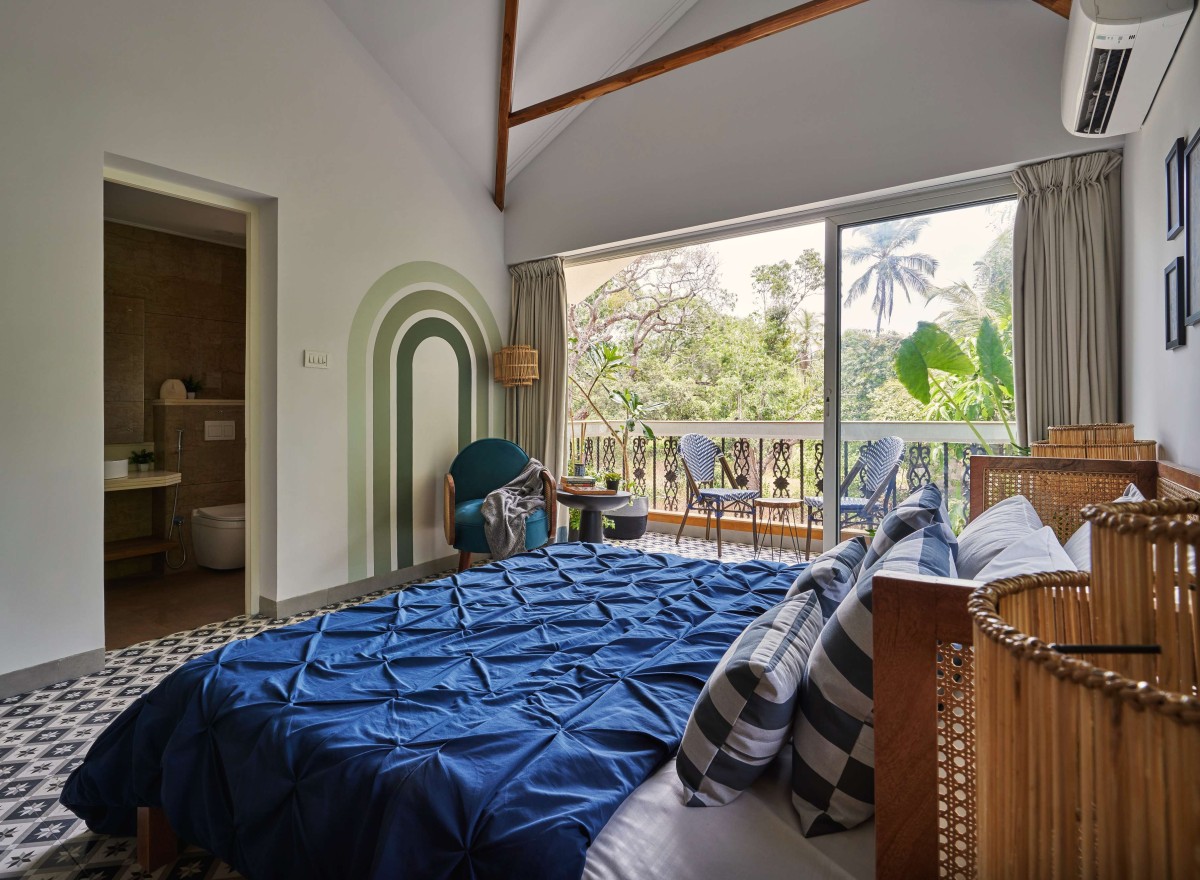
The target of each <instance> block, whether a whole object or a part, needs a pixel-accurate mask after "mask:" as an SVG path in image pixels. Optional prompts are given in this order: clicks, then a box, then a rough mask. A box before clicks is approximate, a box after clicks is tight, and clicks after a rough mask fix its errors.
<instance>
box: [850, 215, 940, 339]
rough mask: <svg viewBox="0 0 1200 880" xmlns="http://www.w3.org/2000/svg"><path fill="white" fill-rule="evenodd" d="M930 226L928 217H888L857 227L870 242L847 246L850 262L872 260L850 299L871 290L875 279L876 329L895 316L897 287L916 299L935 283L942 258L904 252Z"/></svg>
mask: <svg viewBox="0 0 1200 880" xmlns="http://www.w3.org/2000/svg"><path fill="white" fill-rule="evenodd" d="M928 225H929V218H928V217H920V218H918V217H905V218H903V219H901V220H885V221H884V222H882V223H872V224H871V225H870V226H862V227H859V228H858V229H857V230H855V232H856V234H857V235H861V236H862V237H863V238H865V239H866V244H865V245H863V246H859V247H848V248H846V251H845V255H846V259H847V260H849V261H850V265H852V266H857V265H859V264H860V263H867V262H869V263H870V265H868V266H867V271H866V272H864V273H863V274H862V276H861V277H860V278H859V279H858V280H857V281H855V282H854V283H853V284H851V285H850V290H849V292H848V293H847V294H846V302H847V303H852V302H854V300H856V299H858V298H859V297H860V296H862V295H863V294H864V293H866V292H867V290H868V289H870V288H871V282H872V280H874V282H875V284H874V289H875V297H874V299H872V300H871V307H872V308H873V309H874V310H875V332H876V333H877V334H878V333H879V332H880V331H881V330H882V329H883V322H884V319H885V318H886V319H887V320H888V321H890V320H891V319H892V307H893V306H894V305H895V303H896V288H897V287H899V288H900V289H901V290H903V291H904V298H905V299H906V300H907V301H908V302H912V295H913V294H914V293H919V294H921V295H922V296H924V295H926V294H927V293H928V292H929V290H930V288H931V287H932V286H933V273H934V272H936V271H937V267H938V261H937V260H935V259H934V258H933V257H931V256H930V255H929V254H912V253H904V251H906V250H907V249H908V248H911V247H912V246H913V245H915V244H916V243H917V239H918V238H920V236H921V231H922V230H924V229H925V227H926V226H928Z"/></svg>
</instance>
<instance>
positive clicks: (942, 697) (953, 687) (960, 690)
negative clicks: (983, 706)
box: [936, 641, 976, 880]
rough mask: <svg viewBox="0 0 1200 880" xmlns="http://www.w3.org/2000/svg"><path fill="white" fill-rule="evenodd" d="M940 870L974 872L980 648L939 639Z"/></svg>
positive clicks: (965, 877) (963, 879) (966, 877)
mask: <svg viewBox="0 0 1200 880" xmlns="http://www.w3.org/2000/svg"><path fill="white" fill-rule="evenodd" d="M936 656H937V682H938V723H937V726H938V876H939V877H943V878H947V880H972V878H974V877H975V856H976V839H975V671H974V670H975V654H974V649H973V648H972V647H971V646H970V645H966V646H964V645H955V644H950V643H947V642H941V641H939V642H938V648H937V655H936Z"/></svg>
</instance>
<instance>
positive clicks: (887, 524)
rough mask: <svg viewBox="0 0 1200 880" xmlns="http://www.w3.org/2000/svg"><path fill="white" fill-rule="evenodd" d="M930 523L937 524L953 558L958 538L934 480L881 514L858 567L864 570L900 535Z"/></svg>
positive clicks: (901, 537) (885, 551) (897, 539)
mask: <svg viewBox="0 0 1200 880" xmlns="http://www.w3.org/2000/svg"><path fill="white" fill-rule="evenodd" d="M931 525H938V526H940V527H941V530H942V536H943V537H944V538H945V539H946V543H947V544H949V545H950V552H951V553H953V554H954V557H955V558H956V559H957V558H958V538H956V537H954V531H953V530H952V529H951V528H950V517H949V515H948V514H947V513H946V502H945V499H943V498H942V490H941V489H940V488H938V486H937V485H936V484H934V483H928V484H926V485H924V486H922V487H921V488H920V489H918V490H917V491H916V492H913V493H912V494H911V495H909V496H908V497H907V498H905V499H904V500H903V501H902V502H900V503H899V504H897V505H896V506H895V507H893V508H892V510H891V511H890V512H889V513H888V515H887V516H885V517H884V518H883V522H881V523H880V524H879V528H878V529H877V530H876V532H875V537H873V538H872V539H871V546H870V547H868V548H867V555H866V556H865V557H864V558H863V561H862V567H861V568H860V569H859V571H866V570H867V569H868V568H870V567H871V566H873V565H874V564H875V563H877V562H878V561H879V560H880V559H882V558H883V557H884V555H885V554H886V553H887V552H888V551H889V550H890V549H892V547H894V546H895V545H896V544H897V543H898V542H899V541H901V540H902V539H904V538H907V537H908V536H909V535H911V534H913V533H914V532H919V531H920V530H921V529H923V528H925V527H926V526H931Z"/></svg>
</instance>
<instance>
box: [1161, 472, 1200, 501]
mask: <svg viewBox="0 0 1200 880" xmlns="http://www.w3.org/2000/svg"><path fill="white" fill-rule="evenodd" d="M1158 499H1159V500H1160V501H1187V500H1200V492H1197V491H1196V490H1195V489H1189V488H1188V487H1187V486H1183V485H1181V484H1179V483H1176V482H1175V481H1174V480H1168V479H1167V478H1166V477H1159V478H1158Z"/></svg>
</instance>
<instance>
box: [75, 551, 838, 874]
mask: <svg viewBox="0 0 1200 880" xmlns="http://www.w3.org/2000/svg"><path fill="white" fill-rule="evenodd" d="M796 574H797V569H796V568H795V567H787V566H782V565H779V564H775V563H770V562H765V561H761V562H751V563H743V564H740V565H733V564H723V563H719V562H713V561H706V560H696V559H685V558H682V557H676V556H671V555H666V554H644V553H640V552H637V551H632V550H626V549H619V548H614V547H611V546H604V545H590V544H565V545H557V546H552V547H549V548H546V549H543V550H540V551H536V552H533V553H529V554H523V555H521V556H518V557H515V558H513V559H511V560H508V561H506V562H503V563H494V564H491V565H487V566H482V567H479V568H475V569H472V570H470V571H469V572H466V573H463V574H461V575H458V576H456V577H454V578H450V579H447V580H442V581H437V582H434V583H430V584H423V585H417V586H413V587H410V588H408V589H406V590H403V591H400V592H398V593H395V594H392V595H390V596H387V597H385V598H382V599H379V600H377V601H374V602H370V603H367V604H364V605H360V606H356V607H354V608H350V609H347V610H344V611H341V612H337V613H334V614H328V615H324V616H320V617H315V618H313V619H311V620H309V621H305V622H304V623H301V624H296V625H293V626H289V627H286V628H282V629H278V630H273V631H270V632H268V633H264V634H262V635H260V636H257V637H255V638H253V639H249V640H246V641H240V642H233V643H231V644H229V645H226V646H225V647H223V648H221V649H219V650H217V651H215V652H213V653H211V654H208V655H206V656H204V657H200V658H197V659H195V660H192V661H190V662H189V663H187V664H185V665H184V666H182V667H181V668H180V669H178V670H177V671H176V672H174V673H172V674H171V675H170V676H169V677H168V678H167V679H166V680H164V681H163V683H162V684H160V685H159V686H158V687H156V688H155V689H153V690H152V691H150V692H149V693H147V694H146V695H144V696H143V697H142V698H140V699H139V700H138V701H137V702H136V703H134V704H133V705H131V706H130V707H129V708H128V709H127V710H126V711H125V712H124V713H123V714H122V715H121V716H120V717H119V718H118V719H117V720H116V721H115V722H114V723H113V724H112V725H111V726H110V727H109V728H108V729H107V730H106V731H105V732H104V733H103V734H102V735H101V737H100V738H99V739H98V740H97V741H96V743H95V745H94V746H93V747H92V749H91V750H90V751H89V753H88V755H87V757H86V759H85V761H84V762H83V764H82V765H81V766H80V767H79V768H78V769H77V770H76V771H75V773H73V774H72V776H71V777H70V779H69V780H68V782H67V784H66V787H65V789H64V792H63V796H62V800H63V802H64V803H65V804H66V805H67V806H69V807H70V808H71V809H72V810H73V811H75V812H76V813H77V814H78V815H79V816H81V817H82V818H84V819H85V820H86V821H87V823H88V825H89V827H90V828H92V829H93V830H95V831H98V832H102V833H107V834H119V835H131V834H133V833H134V832H135V830H137V831H139V832H140V833H141V834H140V836H141V837H143V838H147V837H149V836H150V835H148V834H147V832H150V831H156V832H157V833H158V835H159V839H160V841H161V839H162V838H161V835H162V833H163V832H165V831H168V826H169V829H170V830H173V831H174V833H176V834H178V836H179V837H180V838H182V839H183V840H186V841H189V842H191V843H195V844H198V845H200V846H202V847H204V848H205V849H208V850H209V851H211V852H213V853H215V854H216V855H218V856H220V857H221V858H222V859H224V860H226V861H227V862H228V863H229V864H231V865H232V866H233V867H235V868H236V869H237V870H239V871H240V872H242V873H243V874H245V875H246V876H248V877H253V878H255V880H260V878H262V880H265V878H284V877H286V878H305V877H314V878H315V877H322V878H332V877H354V878H364V880H365V878H383V877H396V876H419V877H468V876H469V877H476V878H488V877H517V876H522V877H546V878H557V877H562V878H571V880H575V878H579V877H580V876H581V875H583V874H584V870H585V862H586V861H587V859H588V851H589V846H590V845H591V844H592V843H593V842H594V841H596V839H597V837H598V836H599V835H600V834H601V831H602V829H604V828H605V825H606V824H608V823H609V821H610V819H611V818H612V817H613V816H614V813H617V812H618V808H621V807H622V804H623V802H626V801H627V799H629V798H630V795H631V793H633V792H634V791H635V789H639V786H642V785H643V783H645V784H646V786H645V787H644V788H643V789H641V790H639V797H638V798H636V799H633V800H632V801H631V803H630V804H627V805H626V807H625V810H626V813H625V816H626V819H627V818H628V812H629V810H632V809H635V808H636V807H637V806H639V805H640V806H647V805H649V806H647V808H648V809H651V810H652V811H653V810H658V811H659V812H660V813H661V812H662V811H667V812H670V811H671V809H672V808H669V807H667V806H666V804H667V799H668V797H667V796H668V795H670V796H672V797H674V804H673V808H674V810H675V811H677V812H678V813H680V814H683V813H701V812H706V811H704V810H687V809H686V808H684V807H682V805H681V804H680V803H679V800H678V796H677V794H675V792H673V791H670V790H669V783H671V782H673V773H670V774H668V771H669V765H668V766H667V767H664V765H665V764H666V762H668V761H669V759H670V758H671V757H672V756H673V755H674V754H675V752H676V750H677V749H678V746H679V742H680V739H681V736H682V733H683V729H684V726H685V724H686V722H687V718H688V714H689V712H690V710H691V708H692V705H693V703H694V702H695V700H696V697H697V695H698V694H699V692H700V689H701V687H702V686H703V684H704V682H705V680H706V679H707V677H708V675H709V673H710V672H711V671H712V669H713V667H714V666H715V665H716V663H717V661H718V660H719V659H720V657H721V655H722V653H723V652H724V651H725V650H726V648H727V647H728V646H729V644H730V643H731V642H732V641H733V640H734V639H735V638H736V637H737V635H738V634H739V633H740V632H741V630H742V629H743V628H745V627H746V626H747V625H748V624H749V623H750V622H751V621H752V620H753V619H754V618H755V617H757V616H758V615H759V614H760V613H761V612H763V611H764V610H766V609H767V608H769V607H770V606H772V605H774V604H775V603H776V602H778V601H779V600H780V599H782V598H783V595H784V593H785V592H786V590H787V588H788V586H789V585H790V584H791V582H792V580H793V579H794V578H795V576H796ZM660 768H661V769H660ZM656 771H658V773H657V775H656ZM651 777H653V779H652V778H651ZM780 778H782V777H780ZM648 780H649V781H648ZM764 784H765V783H764ZM766 790H769V786H768V789H766ZM664 792H665V793H666V794H664ZM777 794H780V793H779V792H777ZM782 796H783V801H782V802H783V804H784V805H786V793H785V792H784V793H782ZM764 797H766V799H767V800H768V801H770V800H772V796H771V795H770V794H766V795H764ZM779 801H780V798H779V797H778V796H775V797H774V806H773V807H772V809H774V810H775V812H776V815H777V816H782V815H783V813H782V812H781V810H780V806H779ZM753 807H754V799H753V798H751V799H750V800H748V801H747V808H748V809H750V810H751V811H752V809H753ZM713 812H715V811H713ZM729 816H730V817H732V816H734V814H733V813H730V814H729ZM794 818H795V817H794V816H788V817H787V819H788V820H793V821H792V827H793V832H794V837H795V838H796V839H798V840H799V839H801V838H799V831H798V827H797V823H796V822H795V821H794ZM695 821H699V822H700V825H701V826H703V822H704V820H700V819H697V820H695ZM709 821H712V820H709ZM139 823H140V827H139ZM618 824H619V823H618ZM633 824H634V826H635V828H638V829H640V830H641V831H642V833H643V836H644V835H645V831H646V827H647V822H646V821H635V822H634V823H633ZM702 833H704V832H702ZM609 837H610V838H611V837H613V833H612V832H610V833H609ZM627 837H628V836H627ZM734 839H735V840H736V838H734ZM645 843H646V841H645V840H643V841H642V844H643V845H644V844H645ZM618 844H620V845H619V846H618V850H619V849H620V848H621V846H623V845H624V844H621V843H620V841H618ZM147 846H149V845H147ZM160 846H161V844H160ZM827 848H828V845H827ZM837 848H838V847H837V845H834V846H833V849H834V850H835V851H836V850H837ZM599 851H600V852H610V851H611V850H604V849H603V848H601V849H600V850H599ZM814 852H819V851H817V850H814ZM142 853H143V855H142V858H141V859H140V860H141V861H142V862H143V865H144V866H146V867H150V865H148V864H147V862H153V861H155V860H156V855H155V853H154V852H153V851H152V850H151V849H148V848H144V849H143V850H142ZM164 855H165V856H166V857H171V856H173V853H170V852H168V853H165V854H164V853H162V852H160V853H159V854H158V859H161V858H162V857H164ZM626 855H628V853H627V854H626ZM597 858H599V856H598V857H597ZM606 858H607V857H606ZM613 858H616V861H615V862H614V861H612V860H609V861H608V862H603V860H601V862H593V863H592V864H591V866H590V867H588V870H589V871H592V872H593V875H594V876H596V877H607V878H611V877H616V876H618V874H615V873H613V870H615V869H614V868H613V865H614V864H619V863H620V858H619V857H616V856H614V857H613ZM827 861H828V859H827ZM594 872H600V873H594ZM859 875H860V876H861V872H860V874H859ZM626 876H631V875H628V874H627V875H626ZM812 876H814V877H825V876H853V874H847V873H844V872H843V873H838V872H837V871H834V870H833V869H832V868H831V869H830V870H829V871H825V872H816V871H814V873H813V874H812Z"/></svg>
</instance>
